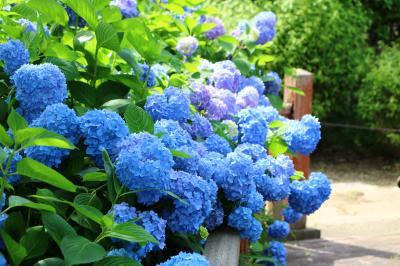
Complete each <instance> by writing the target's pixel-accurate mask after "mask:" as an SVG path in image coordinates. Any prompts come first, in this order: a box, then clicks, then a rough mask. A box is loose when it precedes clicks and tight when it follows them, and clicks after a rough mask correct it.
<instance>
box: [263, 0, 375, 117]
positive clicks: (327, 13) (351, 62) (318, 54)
mask: <svg viewBox="0 0 400 266" xmlns="http://www.w3.org/2000/svg"><path fill="white" fill-rule="evenodd" d="M348 2H349V3H347V4H344V3H342V2H341V1H340V0H275V1H273V3H272V4H271V5H270V7H271V8H272V9H273V11H275V12H276V14H277V17H278V24H277V37H276V39H275V40H274V42H273V50H274V52H273V54H274V55H275V56H276V57H277V60H276V65H277V66H278V68H279V69H280V71H281V72H282V69H283V68H284V67H299V68H303V69H306V70H308V71H310V72H312V73H314V74H315V102H314V111H315V112H316V113H318V114H319V115H320V116H323V117H326V116H327V115H328V114H334V113H337V112H339V113H340V112H343V111H344V112H347V111H348V109H349V108H350V107H351V104H352V99H353V96H354V92H355V90H356V89H357V88H358V85H359V82H360V80H361V79H362V77H363V75H364V73H365V58H366V56H367V53H368V48H367V41H366V40H367V31H368V28H369V25H370V20H369V18H368V17H367V15H366V13H365V12H364V11H363V9H362V7H361V6H360V5H358V4H352V3H350V1H348Z"/></svg>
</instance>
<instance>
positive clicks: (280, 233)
mask: <svg viewBox="0 0 400 266" xmlns="http://www.w3.org/2000/svg"><path fill="white" fill-rule="evenodd" d="M289 232H290V227H289V224H288V223H287V222H283V221H275V222H273V223H272V224H270V225H269V226H268V232H267V233H268V236H270V237H272V238H275V239H282V238H285V237H287V236H288V235H289Z"/></svg>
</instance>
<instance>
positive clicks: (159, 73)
mask: <svg viewBox="0 0 400 266" xmlns="http://www.w3.org/2000/svg"><path fill="white" fill-rule="evenodd" d="M151 71H153V72H154V74H155V75H156V77H158V78H161V77H164V78H166V79H169V76H168V72H167V70H166V69H165V67H164V66H163V65H160V64H154V65H152V66H151Z"/></svg>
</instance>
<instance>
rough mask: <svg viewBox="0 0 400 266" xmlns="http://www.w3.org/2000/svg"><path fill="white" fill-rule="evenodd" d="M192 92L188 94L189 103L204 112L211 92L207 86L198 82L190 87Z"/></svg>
mask: <svg viewBox="0 0 400 266" xmlns="http://www.w3.org/2000/svg"><path fill="white" fill-rule="evenodd" d="M190 88H191V90H192V92H191V93H190V102H191V103H192V104H193V105H194V106H195V107H196V108H197V110H199V111H201V110H205V109H206V108H207V107H208V105H209V103H210V100H211V90H210V87H209V86H205V85H204V84H202V83H200V82H193V83H192V84H191V85H190Z"/></svg>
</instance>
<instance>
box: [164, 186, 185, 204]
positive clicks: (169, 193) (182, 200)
mask: <svg viewBox="0 0 400 266" xmlns="http://www.w3.org/2000/svg"><path fill="white" fill-rule="evenodd" d="M163 192H165V193H166V194H167V195H169V196H170V197H172V198H174V199H176V200H178V201H180V202H181V203H182V204H185V205H189V203H187V201H186V200H184V199H182V198H181V197H179V196H178V195H176V194H175V193H173V192H171V191H168V190H163Z"/></svg>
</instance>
